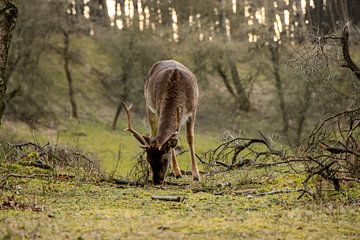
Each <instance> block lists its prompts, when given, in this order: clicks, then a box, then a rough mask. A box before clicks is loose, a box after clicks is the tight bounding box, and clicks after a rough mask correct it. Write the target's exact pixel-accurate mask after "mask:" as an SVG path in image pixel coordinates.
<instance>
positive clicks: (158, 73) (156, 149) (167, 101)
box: [123, 60, 200, 184]
mask: <svg viewBox="0 0 360 240" xmlns="http://www.w3.org/2000/svg"><path fill="white" fill-rule="evenodd" d="M144 95H145V101H146V108H147V113H148V118H149V122H150V127H151V136H150V137H148V136H143V135H141V134H139V133H138V132H136V131H135V130H134V129H133V128H132V127H131V117H130V112H129V110H130V108H131V106H130V107H126V105H125V103H123V106H124V108H125V110H126V113H127V117H128V128H127V129H126V130H127V131H129V132H131V133H132V135H133V136H134V137H135V138H136V139H137V140H138V141H139V142H140V144H141V145H142V146H141V147H143V148H144V149H145V150H146V155H147V156H146V160H147V162H148V163H149V164H150V167H151V170H152V174H153V181H154V184H161V183H163V181H164V178H165V174H166V170H167V168H168V165H169V163H170V158H171V165H172V168H173V173H174V175H175V177H177V178H178V177H181V171H180V168H179V165H178V163H177V161H176V156H175V151H174V147H176V145H177V142H178V140H177V135H178V131H179V128H180V125H181V124H182V123H185V122H186V136H187V142H188V144H189V148H190V154H191V167H192V175H193V178H194V180H197V181H199V180H200V175H199V170H198V168H197V165H196V161H195V149H194V125H195V117H196V107H197V103H198V95H199V93H198V86H197V81H196V78H195V76H194V75H193V74H192V72H191V71H190V70H189V69H187V68H186V67H185V66H184V65H182V64H181V63H178V62H176V61H174V60H166V61H160V62H157V63H155V64H154V65H153V66H152V68H151V69H150V71H149V73H148V74H147V76H146V77H145V86H144Z"/></svg>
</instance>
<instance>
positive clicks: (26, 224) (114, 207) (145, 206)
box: [0, 121, 360, 239]
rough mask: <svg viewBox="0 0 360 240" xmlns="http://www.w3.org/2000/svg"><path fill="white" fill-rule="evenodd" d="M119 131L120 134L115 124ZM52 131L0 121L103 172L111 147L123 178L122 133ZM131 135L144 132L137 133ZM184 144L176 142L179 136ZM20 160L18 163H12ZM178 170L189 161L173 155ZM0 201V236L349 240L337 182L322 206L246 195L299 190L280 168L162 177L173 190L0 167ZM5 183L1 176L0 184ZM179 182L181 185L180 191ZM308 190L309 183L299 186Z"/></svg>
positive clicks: (126, 149)
mask: <svg viewBox="0 0 360 240" xmlns="http://www.w3.org/2000/svg"><path fill="white" fill-rule="evenodd" d="M119 125H120V126H119V129H122V128H123V127H125V125H124V122H120V124H119ZM61 129H62V130H61V131H55V130H52V129H44V128H42V129H38V130H37V131H34V130H30V129H29V128H28V127H27V126H26V125H24V124H21V123H13V122H12V123H9V122H4V125H3V126H2V128H1V129H0V135H1V136H7V137H9V138H10V137H11V136H12V138H14V139H23V140H29V139H30V140H31V139H33V141H36V142H39V143H40V144H45V143H46V142H48V141H49V142H51V143H56V142H57V143H59V144H66V145H72V146H77V147H79V148H81V149H83V150H84V151H85V152H93V153H95V154H96V155H97V156H98V158H99V159H100V160H101V163H102V165H103V167H104V169H105V170H106V171H107V172H110V171H111V170H112V169H113V168H114V166H115V165H116V159H117V152H118V151H119V149H121V162H120V166H119V168H118V169H117V170H118V172H117V174H118V175H122V176H125V175H126V174H127V172H128V171H129V169H130V168H131V167H132V165H133V164H134V160H133V159H132V157H133V156H134V155H135V154H136V153H137V152H138V151H139V148H138V147H137V143H136V142H135V140H134V139H133V137H131V136H130V135H129V134H128V133H127V132H124V131H121V130H117V131H111V130H110V129H109V126H107V125H104V124H101V123H96V122H87V123H78V122H75V121H73V122H69V123H68V125H66V126H62V127H61ZM140 130H144V129H141V128H140ZM180 139H181V141H180V144H181V145H185V146H186V143H185V142H184V137H183V136H181V137H180ZM196 142H197V151H198V152H199V153H201V152H203V151H205V150H207V149H209V148H210V147H211V146H213V145H214V144H215V142H214V140H213V137H209V136H208V135H202V134H196ZM23 161H27V160H26V159H24V160H22V162H23ZM179 161H180V165H181V166H182V169H187V168H188V162H189V154H186V153H185V154H182V155H181V156H180V157H179ZM0 170H1V172H2V174H3V177H0V186H2V187H0V192H1V195H0V204H4V203H8V202H9V197H11V196H13V200H12V201H13V202H14V203H16V204H17V205H16V204H15V206H28V207H29V208H30V209H31V207H34V206H36V207H37V209H40V210H41V211H32V210H30V209H24V210H23V209H22V208H21V207H18V208H17V207H14V208H15V209H2V210H1V208H0V239H38V238H43V239H66V238H68V239H359V238H360V210H359V208H358V199H359V198H360V187H359V185H358V184H345V185H344V189H343V190H344V191H343V194H340V193H338V192H334V191H330V192H326V193H325V197H324V199H323V201H315V200H313V199H312V198H310V197H309V196H304V197H303V198H301V199H299V200H298V199H297V198H298V197H299V195H300V193H298V192H294V193H287V194H276V195H268V196H262V197H254V196H253V195H254V194H253V193H248V194H239V193H241V192H244V191H252V192H254V193H261V192H268V191H272V190H281V189H299V188H302V181H303V180H304V176H303V175H298V174H294V173H293V172H292V171H291V170H289V169H288V168H287V167H277V168H265V169H257V168H251V167H244V168H242V169H240V170H234V171H230V172H225V173H219V174H216V175H214V176H206V175H203V176H202V181H201V182H193V181H192V179H191V177H190V176H184V177H183V178H182V179H174V178H172V177H167V180H168V181H171V182H174V183H178V184H180V185H179V186H170V185H164V186H161V187H155V186H152V185H151V184H149V185H147V186H145V187H129V186H117V185H113V184H110V183H104V182H98V181H96V180H95V181H94V179H84V178H82V177H81V176H80V175H76V177H75V178H74V179H70V180H65V181H64V180H61V179H58V178H57V177H56V175H53V174H54V173H50V177H49V178H41V177H40V178H37V177H35V178H27V177H5V176H6V175H5V174H6V173H14V174H20V175H23V176H24V175H25V176H29V175H30V176H31V175H32V174H34V173H36V174H44V173H46V171H45V170H42V169H37V168H35V167H29V166H26V165H23V164H20V163H19V164H17V163H16V164H12V165H8V164H6V163H4V162H1V161H0ZM4 177H5V178H4ZM181 184H182V185H181ZM309 184H312V183H309ZM152 195H177V196H181V197H183V198H184V199H185V200H184V201H182V202H163V201H156V200H152V199H151V196H152Z"/></svg>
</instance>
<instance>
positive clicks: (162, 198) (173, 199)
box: [151, 196, 184, 202]
mask: <svg viewBox="0 0 360 240" xmlns="http://www.w3.org/2000/svg"><path fill="white" fill-rule="evenodd" d="M151 199H152V200H160V201H171V202H181V201H184V198H183V197H181V196H152V197H151Z"/></svg>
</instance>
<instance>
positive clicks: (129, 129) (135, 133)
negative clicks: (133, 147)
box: [121, 101, 149, 147]
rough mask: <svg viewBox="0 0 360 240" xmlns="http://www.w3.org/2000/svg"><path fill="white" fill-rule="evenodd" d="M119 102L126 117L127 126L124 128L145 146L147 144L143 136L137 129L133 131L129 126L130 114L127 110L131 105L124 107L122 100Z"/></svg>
mask: <svg viewBox="0 0 360 240" xmlns="http://www.w3.org/2000/svg"><path fill="white" fill-rule="evenodd" d="M121 104H122V105H123V106H124V108H125V111H126V115H127V118H128V128H126V129H124V130H125V131H128V132H130V133H131V134H132V135H133V136H134V137H135V138H136V139H137V140H138V141H139V142H140V143H141V144H143V145H144V146H145V147H148V146H149V144H148V143H147V142H146V140H145V139H144V138H143V136H141V134H140V133H138V132H137V131H135V129H133V128H132V127H131V116H130V112H129V110H130V109H131V107H132V105H130V106H129V107H126V104H125V102H123V101H121Z"/></svg>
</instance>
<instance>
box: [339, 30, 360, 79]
mask: <svg viewBox="0 0 360 240" xmlns="http://www.w3.org/2000/svg"><path fill="white" fill-rule="evenodd" d="M341 44H342V53H343V58H344V61H345V64H343V65H342V67H347V68H349V69H350V70H351V71H352V72H353V73H354V74H355V76H356V78H357V80H358V81H360V68H359V67H358V66H357V65H356V64H355V62H354V61H353V60H352V58H351V56H350V50H349V25H348V24H346V25H345V27H344V29H343V33H342V37H341Z"/></svg>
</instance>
